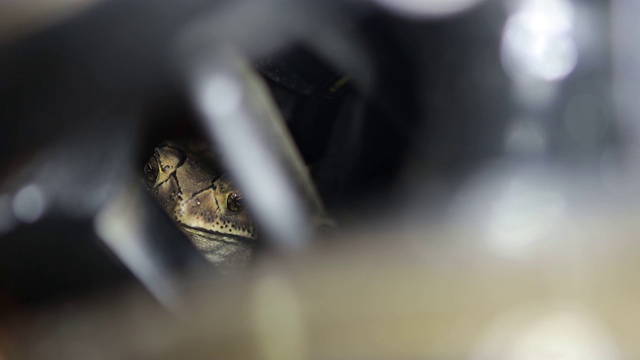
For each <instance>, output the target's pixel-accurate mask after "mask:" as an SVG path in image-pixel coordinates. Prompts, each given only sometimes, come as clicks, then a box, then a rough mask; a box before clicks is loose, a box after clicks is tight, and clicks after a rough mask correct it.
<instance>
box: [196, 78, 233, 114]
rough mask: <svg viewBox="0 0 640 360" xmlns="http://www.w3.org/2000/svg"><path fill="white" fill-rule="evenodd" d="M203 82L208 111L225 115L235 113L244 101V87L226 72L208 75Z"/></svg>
mask: <svg viewBox="0 0 640 360" xmlns="http://www.w3.org/2000/svg"><path fill="white" fill-rule="evenodd" d="M205 79H206V80H205V81H203V82H202V91H201V94H202V98H203V100H204V101H203V102H202V103H203V105H204V106H205V107H206V111H207V113H210V114H213V115H215V116H219V117H224V116H229V115H232V114H234V113H235V112H237V111H238V109H239V108H240V105H241V102H242V87H241V85H240V84H239V83H238V81H236V80H235V79H234V78H233V77H231V76H230V75H226V74H215V75H213V76H208V77H206V78H205Z"/></svg>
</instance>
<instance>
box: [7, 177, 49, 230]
mask: <svg viewBox="0 0 640 360" xmlns="http://www.w3.org/2000/svg"><path fill="white" fill-rule="evenodd" d="M45 206H46V199H45V196H44V192H43V191H42V189H40V187H39V186H37V185H33V184H32V185H27V186H25V187H23V188H22V189H20V190H19V191H18V193H17V194H16V196H15V197H14V198H13V203H12V207H13V213H14V215H15V217H16V218H17V219H18V220H20V221H22V222H25V223H32V222H35V221H37V220H38V219H40V217H41V216H42V214H43V213H44V210H45Z"/></svg>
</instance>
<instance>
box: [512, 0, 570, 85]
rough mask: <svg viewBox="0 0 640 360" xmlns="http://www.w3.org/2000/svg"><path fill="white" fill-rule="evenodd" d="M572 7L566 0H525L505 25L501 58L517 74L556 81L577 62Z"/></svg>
mask: <svg viewBox="0 0 640 360" xmlns="http://www.w3.org/2000/svg"><path fill="white" fill-rule="evenodd" d="M573 23H574V11H573V7H572V6H571V4H570V3H569V2H568V1H566V0H525V1H523V2H522V3H521V5H520V6H519V7H518V9H517V10H516V12H515V13H513V14H512V15H511V16H510V17H509V19H508V21H507V24H506V26H505V28H504V32H503V38H502V61H503V64H504V66H505V68H506V69H507V71H508V72H509V73H510V74H511V75H512V76H514V77H516V78H521V77H525V78H532V79H537V80H542V81H558V80H562V79H564V78H565V77H566V76H568V75H569V74H570V73H571V72H572V71H573V69H574V68H575V66H576V63H577V60H578V50H577V48H576V44H575V42H574V39H573V34H572V32H573Z"/></svg>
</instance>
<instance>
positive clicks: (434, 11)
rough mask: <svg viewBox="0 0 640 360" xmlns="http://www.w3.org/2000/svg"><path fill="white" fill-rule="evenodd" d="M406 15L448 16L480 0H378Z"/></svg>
mask: <svg viewBox="0 0 640 360" xmlns="http://www.w3.org/2000/svg"><path fill="white" fill-rule="evenodd" d="M376 1H377V2H378V3H379V4H380V5H383V6H385V7H386V8H388V9H389V10H392V11H395V12H398V13H400V14H403V15H405V16H414V17H423V16H446V15H453V14H456V13H459V12H461V11H464V10H467V9H469V8H470V7H472V6H473V5H475V4H477V3H479V2H480V0H376Z"/></svg>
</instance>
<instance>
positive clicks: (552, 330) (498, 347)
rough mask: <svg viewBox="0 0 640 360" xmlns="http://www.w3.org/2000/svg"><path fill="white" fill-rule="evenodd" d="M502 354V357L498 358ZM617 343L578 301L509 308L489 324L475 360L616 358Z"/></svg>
mask: <svg viewBox="0 0 640 360" xmlns="http://www.w3.org/2000/svg"><path fill="white" fill-rule="evenodd" d="M496 354H503V356H502V357H495V355H496ZM620 358H621V357H620V354H619V352H618V348H617V345H616V344H615V342H614V341H613V339H612V336H611V334H610V333H609V332H608V331H607V329H606V327H605V326H604V325H603V324H602V323H601V322H600V321H599V319H598V316H597V315H596V314H594V313H593V312H592V311H590V310H589V309H588V308H586V307H585V306H584V305H583V304H581V303H579V302H575V301H556V302H553V301H551V302H540V303H534V304H525V305H521V306H517V307H515V308H513V309H508V310H506V311H505V313H504V314H503V315H501V316H499V317H498V319H496V320H495V322H494V323H493V324H492V325H491V326H490V327H489V329H488V331H487V335H486V337H485V338H484V339H482V340H481V341H480V342H479V346H478V349H477V350H476V353H475V354H474V356H473V357H472V359H477V360H482V359H495V360H501V359H505V360H507V359H508V360H538V359H539V360H542V359H557V360H615V359H620Z"/></svg>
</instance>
